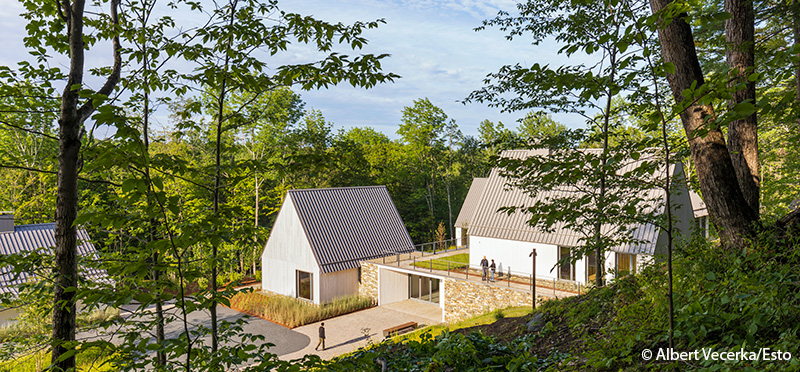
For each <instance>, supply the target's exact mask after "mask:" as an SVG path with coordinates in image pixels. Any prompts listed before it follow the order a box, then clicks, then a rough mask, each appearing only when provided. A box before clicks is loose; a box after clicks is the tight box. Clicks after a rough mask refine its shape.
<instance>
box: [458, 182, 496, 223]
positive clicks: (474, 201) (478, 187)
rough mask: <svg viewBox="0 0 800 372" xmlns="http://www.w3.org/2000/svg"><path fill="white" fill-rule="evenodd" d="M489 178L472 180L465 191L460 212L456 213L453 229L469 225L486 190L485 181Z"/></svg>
mask: <svg viewBox="0 0 800 372" xmlns="http://www.w3.org/2000/svg"><path fill="white" fill-rule="evenodd" d="M488 179H489V178H475V179H473V180H472V185H470V187H469V191H467V197H466V198H465V199H464V204H462V205H461V212H459V213H458V217H457V218H456V223H455V227H461V228H465V227H468V226H469V225H470V222H471V221H470V218H472V216H473V215H474V213H475V208H477V207H478V202H480V199H481V195H482V194H483V190H484V189H485V188H486V180H488Z"/></svg>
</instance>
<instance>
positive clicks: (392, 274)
mask: <svg viewBox="0 0 800 372" xmlns="http://www.w3.org/2000/svg"><path fill="white" fill-rule="evenodd" d="M379 270H380V271H379V274H378V275H379V276H378V278H379V279H378V283H380V285H379V287H380V289H379V294H378V305H385V304H390V303H392V302H397V301H403V300H406V299H408V273H401V272H397V271H392V270H387V269H384V268H381V269H379Z"/></svg>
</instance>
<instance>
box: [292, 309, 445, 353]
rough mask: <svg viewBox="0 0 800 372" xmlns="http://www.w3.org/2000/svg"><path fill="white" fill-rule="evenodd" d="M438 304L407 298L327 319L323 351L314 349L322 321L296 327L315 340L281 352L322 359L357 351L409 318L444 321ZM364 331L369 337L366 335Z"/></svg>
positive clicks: (408, 320) (427, 323) (433, 322)
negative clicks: (289, 350) (310, 355)
mask: <svg viewBox="0 0 800 372" xmlns="http://www.w3.org/2000/svg"><path fill="white" fill-rule="evenodd" d="M436 308H438V306H437V305H433V304H428V303H423V302H421V301H416V300H406V301H401V302H397V303H394V304H388V305H384V306H378V307H373V308H370V309H366V310H361V311H357V312H355V313H350V314H346V315H342V316H339V317H336V318H331V319H327V320H324V321H323V323H325V335H326V336H327V338H326V340H325V350H324V351H322V350H320V351H315V350H314V347H315V346H317V341H318V340H319V339H318V336H317V335H318V333H317V332H318V330H319V324H320V323H313V324H307V325H304V326H302V327H297V328H295V329H294V331H296V332H298V333H301V334H303V335H305V336H306V337H308V338H310V339H311V341H312V342H311V343H310V344H309V345H308V346H307V347H305V348H303V349H301V350H298V351H296V352H293V353H288V354H278V355H279V356H280V358H281V359H284V360H291V359H297V358H302V357H303V356H304V355H306V354H316V355H319V356H320V357H322V359H330V358H333V357H335V356H337V355H341V354H345V353H349V352H351V351H354V350H356V349H358V348H359V347H361V346H364V345H366V344H367V343H368V342H369V341H370V340H371V341H372V342H380V341H381V340H383V330H384V329H387V328H390V327H394V326H396V325H400V324H403V323H407V322H417V323H418V324H419V325H420V326H422V325H431V324H438V323H440V322H441V310H438V311H439V313H438V316H437V314H436V311H437V310H436ZM415 309H416V311H415ZM365 334H367V335H368V337H369V338H367V337H365Z"/></svg>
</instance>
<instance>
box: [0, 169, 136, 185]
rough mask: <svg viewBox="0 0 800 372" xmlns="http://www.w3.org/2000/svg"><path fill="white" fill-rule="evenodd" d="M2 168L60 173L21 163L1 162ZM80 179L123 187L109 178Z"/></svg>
mask: <svg viewBox="0 0 800 372" xmlns="http://www.w3.org/2000/svg"><path fill="white" fill-rule="evenodd" d="M0 168H6V169H19V170H26V171H30V172H38V173H45V174H55V175H58V172H57V171H49V170H44V169H36V168H30V167H23V166H21V165H7V164H0ZM78 179H79V180H81V181H86V182H91V183H102V184H106V185H112V186H116V187H122V185H121V184H118V183H115V182H112V181H107V180H97V179H89V178H84V177H80V176H78Z"/></svg>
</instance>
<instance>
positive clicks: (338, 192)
mask: <svg viewBox="0 0 800 372" xmlns="http://www.w3.org/2000/svg"><path fill="white" fill-rule="evenodd" d="M287 197H289V198H292V203H293V204H294V207H295V209H296V211H297V215H298V216H299V217H300V223H301V224H302V226H303V230H304V231H305V233H306V236H307V237H308V241H309V243H310V244H311V250H312V251H313V252H314V257H315V258H316V260H317V263H318V264H319V266H320V270H321V271H322V273H330V272H335V271H341V270H348V269H352V268H356V267H359V266H360V263H359V261H362V260H366V259H371V258H376V257H381V256H385V255H387V254H393V253H407V252H411V251H413V250H414V243H413V242H412V241H411V237H410V236H409V235H408V230H406V227H405V225H403V220H402V219H401V218H400V214H399V213H398V212H397V208H396V207H395V206H394V203H393V202H392V198H391V197H390V196H389V192H388V191H387V190H386V186H361V187H339V188H328V189H305V190H289V192H288V195H287Z"/></svg>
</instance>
